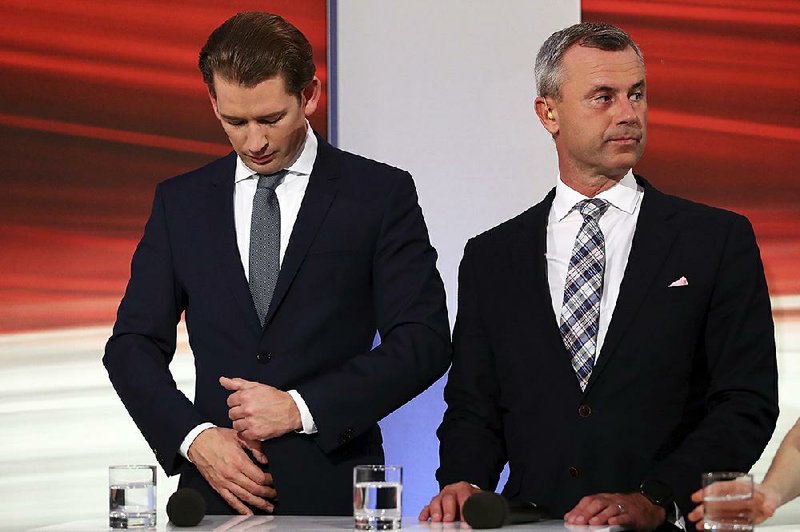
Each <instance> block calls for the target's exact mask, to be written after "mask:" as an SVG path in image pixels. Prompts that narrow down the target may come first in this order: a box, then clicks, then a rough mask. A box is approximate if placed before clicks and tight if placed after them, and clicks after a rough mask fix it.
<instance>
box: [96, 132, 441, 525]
mask: <svg viewBox="0 0 800 532" xmlns="http://www.w3.org/2000/svg"><path fill="white" fill-rule="evenodd" d="M235 161H236V158H235V154H233V153H232V154H230V155H228V156H227V157H224V158H222V159H219V160H217V161H214V162H212V163H211V164H209V165H207V166H205V167H203V168H200V169H199V170H196V171H193V172H190V173H188V174H185V175H182V176H178V177H176V178H173V179H170V180H167V181H165V182H163V183H161V184H160V185H159V186H158V187H157V189H156V195H155V201H154V204H153V210H152V214H151V216H150V219H149V221H148V222H147V225H146V227H145V231H144V236H143V237H142V240H141V242H140V243H139V246H138V247H137V249H136V252H135V254H134V257H133V261H132V265H131V279H130V282H129V284H128V288H127V291H126V293H125V296H124V298H123V300H122V302H121V304H120V308H119V312H118V316H117V322H116V325H115V326H114V333H113V336H112V337H111V339H110V340H109V342H108V345H107V346H106V352H105V357H104V359H103V361H104V363H105V365H106V367H107V369H108V373H109V376H110V378H111V381H112V383H113V385H114V387H115V389H116V390H117V393H118V394H119V396H120V398H121V399H122V401H123V402H124V404H125V406H126V408H127V409H128V411H129V412H130V414H131V416H132V417H133V419H134V421H135V422H136V424H137V425H138V426H139V428H140V430H141V431H142V434H143V435H144V437H145V438H146V440H147V441H148V443H149V444H150V446H151V447H152V449H153V450H154V452H155V454H156V458H157V459H158V461H159V462H160V464H161V465H162V466H163V467H164V469H165V471H166V472H167V473H168V474H174V473H178V472H180V473H183V475H182V478H181V484H182V485H190V486H193V487H195V488H198V489H200V490H201V492H202V493H203V494H204V496H205V497H206V500H207V503H208V506H209V507H208V512H209V513H229V512H231V509H230V508H229V507H228V505H227V504H226V503H225V502H224V501H223V500H222V498H221V497H219V496H218V495H217V494H216V493H215V492H213V490H212V489H211V488H210V486H209V485H208V484H207V483H206V482H205V480H204V479H203V478H202V477H201V475H200V474H199V472H198V471H197V470H196V469H195V468H194V466H192V465H191V464H190V463H189V462H188V461H186V460H184V459H183V458H182V457H181V456H180V454H179V452H178V449H179V446H180V444H181V442H182V440H183V439H184V438H185V436H186V435H187V433H188V432H189V431H190V430H191V429H192V428H193V427H195V426H197V425H198V424H200V423H203V422H212V423H214V424H216V425H218V426H221V427H230V426H231V422H230V420H229V419H228V407H227V405H226V399H227V396H228V395H229V392H227V391H226V390H225V389H223V388H222V387H221V386H220V384H219V382H218V379H219V377H220V375H225V376H228V377H242V378H245V379H248V380H252V381H258V382H261V383H264V384H268V385H271V386H274V387H277V388H279V389H282V390H287V389H297V390H298V391H299V393H300V394H301V395H302V397H303V399H304V400H305V402H306V404H307V405H308V407H309V409H310V411H311V413H312V415H313V416H314V420H315V423H316V425H317V428H318V430H319V432H318V433H317V434H315V435H311V436H309V435H303V434H295V433H291V434H287V435H285V436H283V437H280V438H276V439H272V440H268V441H266V442H264V445H263V447H264V452H265V453H266V455H267V457H268V458H269V460H270V464H269V470H270V472H271V473H272V475H273V477H274V481H275V487H276V489H277V491H278V494H279V501H278V504H277V507H276V512H277V513H284V514H286V513H290V514H349V513H351V512H352V467H353V465H355V464H363V463H382V461H383V451H382V446H381V435H380V430H379V428H378V426H377V424H376V423H377V421H378V420H380V419H381V418H383V417H384V416H386V415H387V414H388V413H390V412H391V411H393V410H395V409H396V408H398V407H399V406H401V405H402V404H404V403H405V402H406V401H408V400H409V399H411V398H412V397H414V396H415V395H417V394H419V393H420V392H422V391H423V390H424V389H425V388H427V387H428V386H429V385H431V384H432V383H433V382H434V381H436V379H438V378H439V377H440V376H441V375H442V374H443V373H444V372H445V370H446V369H447V366H448V365H449V362H450V343H449V342H450V340H449V324H448V320H447V311H446V308H445V296H444V289H443V286H442V282H441V279H440V277H439V274H438V272H437V270H436V252H435V250H434V249H433V247H431V245H430V242H429V239H428V232H427V228H426V226H425V222H424V220H423V217H422V212H421V209H420V207H419V205H418V202H417V195H416V191H415V188H414V184H413V181H412V179H411V176H410V175H409V174H408V173H406V172H403V171H401V170H398V169H396V168H392V167H389V166H387V165H383V164H380V163H377V162H374V161H370V160H368V159H364V158H362V157H358V156H356V155H352V154H349V153H346V152H342V151H340V150H337V149H335V148H333V147H332V146H330V145H329V144H327V143H326V142H324V141H323V140H322V139H319V148H318V152H317V159H316V162H315V164H314V169H313V171H312V173H311V176H310V178H309V183H308V188H307V190H306V193H305V196H304V198H303V201H302V205H301V208H300V211H299V214H298V217H297V222H296V223H295V226H294V229H293V231H292V234H291V238H290V240H289V244H288V248H287V250H286V253H285V256H284V260H283V264H282V267H281V270H280V274H279V277H278V281H277V286H276V288H275V292H274V295H273V298H272V304H271V306H270V309H269V313H268V315H267V317H266V325H265V327H264V328H263V329H262V327H261V325H260V322H259V320H258V316H257V314H256V310H255V307H254V305H253V301H252V297H251V296H250V291H249V287H248V284H247V280H246V278H245V275H244V270H243V268H242V265H241V260H240V257H239V252H238V248H237V244H236V234H235V228H234V218H233V186H234V181H233V175H234V168H235ZM182 312H185V319H186V324H187V328H188V331H189V341H190V344H191V348H192V351H193V353H194V357H195V366H196V372H197V382H196V393H195V401H194V403H192V402H191V401H189V400H188V399H187V398H186V397H185V396H184V395H183V394H182V393H180V392H179V391H178V390H177V389H176V387H175V382H174V380H173V378H172V376H171V374H170V372H169V369H168V365H169V363H170V361H171V359H172V357H173V354H174V352H175V342H176V330H175V326H176V324H177V322H178V320H179V319H180V316H181V313H182ZM376 330H377V331H378V332H379V333H380V337H381V339H382V342H381V344H380V346H379V347H377V348H376V349H374V350H371V347H372V343H373V340H374V337H375V333H376Z"/></svg>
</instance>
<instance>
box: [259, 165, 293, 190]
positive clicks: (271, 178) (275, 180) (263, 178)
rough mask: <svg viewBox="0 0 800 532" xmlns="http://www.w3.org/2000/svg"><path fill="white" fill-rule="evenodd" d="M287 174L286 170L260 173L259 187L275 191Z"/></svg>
mask: <svg viewBox="0 0 800 532" xmlns="http://www.w3.org/2000/svg"><path fill="white" fill-rule="evenodd" d="M285 174H286V171H285V170H282V171H280V172H275V173H274V174H258V188H268V189H270V190H271V191H273V192H275V187H277V186H278V185H279V184H280V181H281V179H283V176H284V175H285Z"/></svg>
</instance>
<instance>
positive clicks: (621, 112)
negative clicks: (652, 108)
mask: <svg viewBox="0 0 800 532" xmlns="http://www.w3.org/2000/svg"><path fill="white" fill-rule="evenodd" d="M616 111H617V123H618V124H638V123H639V113H638V112H637V109H636V107H635V103H634V102H632V101H631V100H630V98H619V99H618V100H617V105H616Z"/></svg>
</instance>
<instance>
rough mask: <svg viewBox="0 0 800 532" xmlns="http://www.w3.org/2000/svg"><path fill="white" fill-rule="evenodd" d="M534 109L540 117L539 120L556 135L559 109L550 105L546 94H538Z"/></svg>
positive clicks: (549, 131) (551, 133) (548, 130)
mask: <svg viewBox="0 0 800 532" xmlns="http://www.w3.org/2000/svg"><path fill="white" fill-rule="evenodd" d="M533 109H534V111H535V112H536V116H537V117H539V122H541V123H542V125H543V126H544V128H545V129H546V130H547V132H548V133H550V135H551V136H555V135H556V133H558V109H556V108H554V107H550V104H549V103H548V102H547V99H546V98H545V97H544V96H537V97H536V100H534V102H533Z"/></svg>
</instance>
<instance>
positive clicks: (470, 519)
mask: <svg viewBox="0 0 800 532" xmlns="http://www.w3.org/2000/svg"><path fill="white" fill-rule="evenodd" d="M461 515H462V517H463V519H464V521H466V522H467V524H468V525H469V526H471V527H472V528H500V527H501V526H506V525H517V524H522V523H535V522H537V521H544V520H546V519H549V518H550V517H549V515H548V511H547V509H546V508H544V507H543V506H539V505H537V504H536V503H533V502H512V503H509V502H508V501H507V500H506V498H505V497H503V496H502V495H498V494H497V493H492V492H491V491H479V492H478V493H474V494H472V495H470V496H469V498H467V500H466V501H465V502H464V508H463V509H462V511H461Z"/></svg>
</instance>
